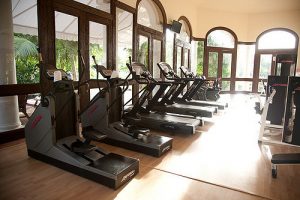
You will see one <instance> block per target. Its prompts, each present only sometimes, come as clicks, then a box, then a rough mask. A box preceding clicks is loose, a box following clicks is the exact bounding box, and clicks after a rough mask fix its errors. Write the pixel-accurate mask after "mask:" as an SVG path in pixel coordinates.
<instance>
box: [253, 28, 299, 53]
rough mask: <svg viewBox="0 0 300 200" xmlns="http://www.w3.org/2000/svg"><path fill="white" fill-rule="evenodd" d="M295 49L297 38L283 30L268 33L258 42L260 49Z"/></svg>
mask: <svg viewBox="0 0 300 200" xmlns="http://www.w3.org/2000/svg"><path fill="white" fill-rule="evenodd" d="M295 47H296V37H295V36H294V35H293V34H292V33H290V32H287V31H283V30H276V31H271V32H267V33H265V34H263V35H262V36H261V37H260V38H259V40H258V49H294V48H295Z"/></svg>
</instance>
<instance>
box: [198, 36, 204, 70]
mask: <svg viewBox="0 0 300 200" xmlns="http://www.w3.org/2000/svg"><path fill="white" fill-rule="evenodd" d="M197 43H198V45H197V74H199V75H203V60H204V41H198V42H197Z"/></svg>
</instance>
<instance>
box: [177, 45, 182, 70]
mask: <svg viewBox="0 0 300 200" xmlns="http://www.w3.org/2000/svg"><path fill="white" fill-rule="evenodd" d="M181 52H182V47H177V60H176V63H177V64H176V66H177V69H176V71H177V75H178V76H180V67H181Z"/></svg>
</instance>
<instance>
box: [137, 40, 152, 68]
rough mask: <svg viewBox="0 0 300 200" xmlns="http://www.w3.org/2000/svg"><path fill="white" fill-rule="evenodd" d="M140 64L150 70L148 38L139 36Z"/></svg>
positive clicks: (138, 58)
mask: <svg viewBox="0 0 300 200" xmlns="http://www.w3.org/2000/svg"><path fill="white" fill-rule="evenodd" d="M137 60H138V62H140V63H142V64H144V65H145V66H146V67H147V68H148V63H149V62H148V38H147V37H145V36H142V35H140V36H139V50H138V57H137Z"/></svg>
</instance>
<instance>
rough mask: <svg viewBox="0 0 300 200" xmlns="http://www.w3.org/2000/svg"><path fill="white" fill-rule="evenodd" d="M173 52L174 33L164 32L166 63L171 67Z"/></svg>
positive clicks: (168, 30)
mask: <svg viewBox="0 0 300 200" xmlns="http://www.w3.org/2000/svg"><path fill="white" fill-rule="evenodd" d="M173 50H174V32H172V31H171V30H170V29H167V31H166V62H167V63H168V64H169V65H171V66H172V65H173Z"/></svg>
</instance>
